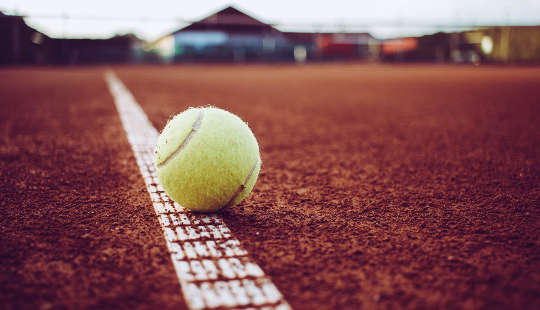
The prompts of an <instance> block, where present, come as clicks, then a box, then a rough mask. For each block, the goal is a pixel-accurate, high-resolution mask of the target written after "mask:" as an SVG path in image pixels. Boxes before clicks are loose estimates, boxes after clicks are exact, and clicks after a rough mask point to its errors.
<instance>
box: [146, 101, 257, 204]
mask: <svg viewBox="0 0 540 310" xmlns="http://www.w3.org/2000/svg"><path fill="white" fill-rule="evenodd" d="M154 155H155V156H154V163H155V165H156V168H157V177H158V179H159V182H160V184H161V186H162V187H163V188H164V189H165V192H166V193H167V194H168V195H169V197H171V198H172V199H173V200H174V201H176V202H177V203H178V204H180V205H181V206H183V207H185V208H188V209H190V210H192V211H199V212H211V211H216V210H219V209H221V208H223V207H228V206H233V205H235V204H238V203H239V202H240V201H242V200H243V199H244V198H246V197H247V196H248V195H249V193H250V192H251V190H252V189H253V186H255V182H256V181H257V177H258V176H259V171H260V169H261V157H260V154H259V145H258V144H257V139H255V136H254V135H253V133H252V132H251V130H250V129H249V127H248V125H247V124H246V123H244V122H243V121H242V120H241V119H240V118H239V117H238V116H236V115H234V114H232V113H230V112H227V111H225V110H222V109H218V108H214V107H204V108H189V109H188V110H186V111H184V112H182V113H180V114H178V115H176V116H175V117H174V118H173V119H171V120H170V121H169V122H168V123H167V125H166V126H165V128H164V129H163V131H162V132H161V134H160V136H159V139H158V142H157V145H156V149H155V152H154Z"/></svg>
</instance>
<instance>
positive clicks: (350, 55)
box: [0, 0, 540, 65]
mask: <svg viewBox="0 0 540 310" xmlns="http://www.w3.org/2000/svg"><path fill="white" fill-rule="evenodd" d="M324 61H363V62H431V63H433V62H437V63H457V64H474V65H478V64H481V63H527V64H531V63H533V64H536V63H540V1H536V0H531V1H527V0H523V1H513V2H509V1H502V0H495V1H484V0H478V1H461V0H457V1H451V2H450V1H449V3H439V2H435V1H423V0H416V1H401V0H394V1H389V0H387V1H326V2H321V3H316V4H314V3H312V2H311V1H294V3H291V2H290V1H280V0H278V1H272V2H267V1H217V0H216V1H197V2H193V1H189V2H188V1H169V0H154V1H151V2H144V3H132V2H131V1H102V0H96V1H92V2H82V3H81V2H77V1H67V0H53V1H36V0H14V1H4V0H0V65H78V64H111V63H163V64H171V63H191V62H217V63H219V62H236V63H246V62H262V63H281V62H297V63H303V62H324Z"/></svg>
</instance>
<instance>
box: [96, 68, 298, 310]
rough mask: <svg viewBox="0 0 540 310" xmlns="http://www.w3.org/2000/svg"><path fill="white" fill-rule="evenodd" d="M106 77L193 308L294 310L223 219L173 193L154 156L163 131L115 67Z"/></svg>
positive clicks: (197, 309)
mask: <svg viewBox="0 0 540 310" xmlns="http://www.w3.org/2000/svg"><path fill="white" fill-rule="evenodd" d="M105 80H106V81H107V84H108V86H109V90H110V92H111V94H112V96H113V98H114V104H115V106H116V109H117V110H118V114H119V115H120V120H121V121H122V125H123V127H124V130H125V131H126V134H127V138H128V141H129V143H130V145H131V148H132V150H133V153H134V155H135V158H136V160H137V165H138V166H139V170H140V172H141V175H142V177H143V179H144V182H145V184H146V188H147V190H148V193H149V195H150V199H151V201H152V205H153V207H154V211H155V213H156V216H157V218H158V220H159V224H160V227H161V229H162V232H163V236H164V238H165V241H166V244H167V249H168V251H169V253H170V258H171V261H172V264H173V266H174V269H175V271H176V276H177V278H178V281H179V282H180V288H181V290H182V294H183V296H184V300H185V302H186V305H187V308H188V309H192V310H199V309H200V310H204V309H215V308H219V309H239V308H240V309H246V308H249V309H258V310H262V309H268V310H270V309H273V310H290V309H291V307H290V305H289V304H288V303H287V301H286V300H285V299H284V298H283V295H282V294H281V293H280V292H279V290H278V289H277V288H276V286H275V285H274V284H273V283H272V280H271V279H270V278H269V277H268V276H267V275H266V274H265V273H264V271H263V270H262V269H261V268H260V267H259V266H258V265H257V263H255V262H254V261H253V260H252V259H251V258H250V257H249V255H248V253H247V251H246V250H245V249H244V248H243V247H242V246H241V244H240V241H238V239H236V238H235V237H234V236H233V235H232V233H231V231H230V229H229V228H228V227H227V225H226V224H225V222H224V221H223V219H222V218H220V217H219V216H217V215H216V214H197V213H193V212H190V211H188V210H187V209H185V208H183V207H182V206H180V205H179V204H178V203H176V202H174V201H172V199H170V198H169V196H167V194H166V193H165V191H164V189H163V187H162V186H161V185H160V184H159V181H158V179H157V175H156V166H155V164H154V159H153V153H154V152H153V151H154V148H155V144H156V141H157V139H158V135H159V134H158V132H157V130H156V129H155V128H154V127H153V126H152V123H151V122H150V120H149V119H148V117H147V116H146V114H145V113H144V111H143V110H142V108H141V107H140V106H139V104H137V102H136V100H135V98H134V97H133V95H132V94H131V93H130V92H129V90H128V89H127V88H126V87H125V86H124V84H123V83H122V82H121V81H120V80H119V79H118V78H117V77H116V75H115V74H114V73H113V72H112V71H107V73H106V74H105ZM256 165H257V164H256ZM256 165H255V167H256ZM255 169H256V168H255ZM254 171H255V170H254V169H252V172H251V174H253V173H254ZM249 178H250V176H248V178H247V179H249Z"/></svg>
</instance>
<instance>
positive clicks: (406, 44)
mask: <svg viewBox="0 0 540 310" xmlns="http://www.w3.org/2000/svg"><path fill="white" fill-rule="evenodd" d="M417 48H418V39H416V38H401V39H391V40H385V41H384V42H383V43H382V48H381V51H382V53H383V54H384V55H393V54H400V53H405V52H409V51H414V50H415V49H417Z"/></svg>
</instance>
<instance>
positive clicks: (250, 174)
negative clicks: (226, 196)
mask: <svg viewBox="0 0 540 310" xmlns="http://www.w3.org/2000/svg"><path fill="white" fill-rule="evenodd" d="M258 164H259V158H257V161H256V162H255V165H253V167H251V171H249V174H248V175H247V177H246V179H245V180H244V183H242V184H240V186H239V187H238V189H237V190H236V192H234V195H233V196H232V198H231V200H229V202H227V204H226V205H225V206H230V205H231V204H232V203H233V202H234V201H235V200H236V198H237V197H238V195H240V193H242V191H243V190H244V189H245V188H246V184H247V182H249V179H251V176H252V175H253V172H255V169H256V168H257V165H258Z"/></svg>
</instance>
